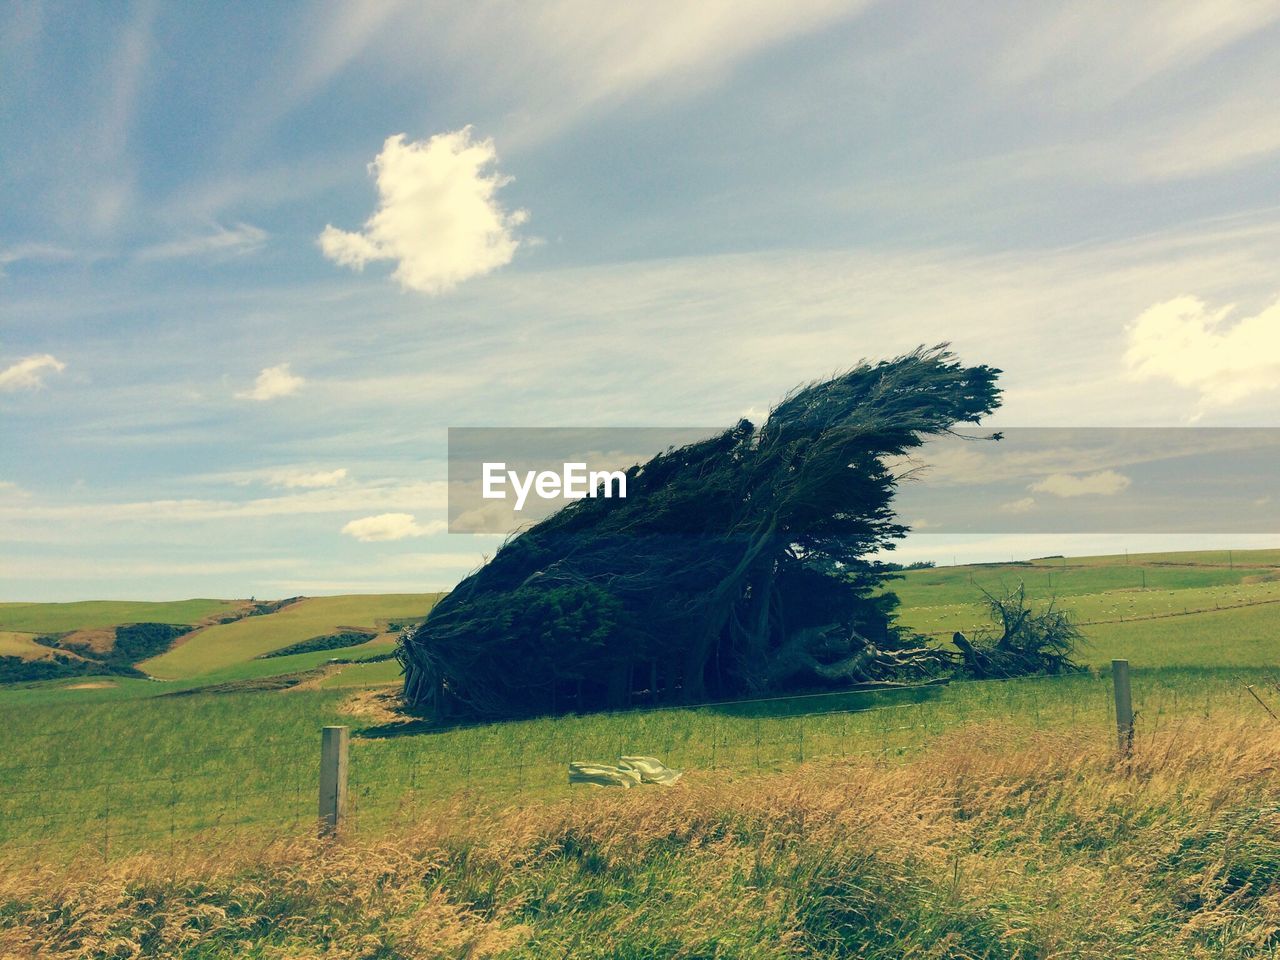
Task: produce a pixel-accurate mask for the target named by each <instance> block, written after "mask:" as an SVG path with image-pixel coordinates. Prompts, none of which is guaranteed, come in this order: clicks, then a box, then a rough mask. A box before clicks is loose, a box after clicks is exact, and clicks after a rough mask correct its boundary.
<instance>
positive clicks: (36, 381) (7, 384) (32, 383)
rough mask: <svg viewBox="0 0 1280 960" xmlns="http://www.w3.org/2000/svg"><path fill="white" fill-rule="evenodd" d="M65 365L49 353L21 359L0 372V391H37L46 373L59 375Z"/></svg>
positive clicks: (42, 383) (42, 384)
mask: <svg viewBox="0 0 1280 960" xmlns="http://www.w3.org/2000/svg"><path fill="white" fill-rule="evenodd" d="M66 368H67V365H66V364H65V363H63V362H62V361H61V360H59V359H58V358H57V357H55V356H53V355H52V354H49V353H39V354H35V355H33V356H30V357H23V358H22V359H21V360H19V361H18V362H17V363H15V364H13V365H12V366H10V367H6V368H5V369H4V370H0V390H3V391H4V392H5V393H13V392H14V391H16V390H38V389H40V388H41V387H43V386H44V374H45V373H46V372H47V371H50V370H52V371H54V372H55V373H61V372H62V371H63V370H65V369H66Z"/></svg>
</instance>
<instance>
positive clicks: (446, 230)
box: [319, 127, 527, 294]
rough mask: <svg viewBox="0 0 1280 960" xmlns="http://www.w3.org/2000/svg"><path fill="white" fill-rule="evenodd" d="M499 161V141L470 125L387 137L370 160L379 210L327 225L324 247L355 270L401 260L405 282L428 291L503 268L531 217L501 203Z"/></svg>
mask: <svg viewBox="0 0 1280 960" xmlns="http://www.w3.org/2000/svg"><path fill="white" fill-rule="evenodd" d="M496 162H497V152H496V151H495V150H494V146H493V141H492V140H480V141H473V140H472V139H471V128H470V127H464V128H463V129H461V130H457V131H454V132H452V133H441V134H437V135H436V136H434V137H432V138H431V139H430V140H426V141H411V142H410V141H406V140H405V137H404V134H397V135H396V136H394V137H388V138H387V141H386V143H384V144H383V146H382V152H381V153H380V154H378V156H377V158H376V159H375V160H374V162H373V163H372V165H371V166H370V172H371V173H372V174H373V175H374V177H375V178H376V180H377V185H378V209H377V211H376V212H375V213H374V214H373V216H372V217H370V218H369V219H368V220H367V221H365V225H364V229H363V230H362V231H360V232H357V233H351V232H349V231H346V230H339V229H338V228H337V227H334V226H333V225H328V226H326V227H325V228H324V232H323V233H321V234H320V240H319V242H320V249H321V250H322V251H323V253H324V255H325V256H326V257H328V258H329V259H330V260H332V261H333V262H334V263H337V264H340V265H341V266H344V267H353V268H355V269H356V270H363V269H364V265H365V264H366V263H369V262H371V261H374V260H395V261H396V262H397V266H396V269H395V272H394V273H393V274H392V276H393V277H395V278H396V280H398V281H399V282H400V285H401V286H402V287H404V288H406V289H411V290H418V291H421V292H423V293H429V294H440V293H444V292H446V291H448V290H452V289H453V288H454V287H456V286H457V285H458V284H459V283H461V282H462V281H464V280H467V279H470V278H471V277H478V276H481V275H483V274H486V273H489V272H490V271H492V270H496V269H497V268H498V267H501V266H504V265H505V264H508V263H510V262H511V258H512V257H513V256H514V255H515V251H516V247H518V246H519V245H520V241H519V239H517V237H516V236H515V233H514V230H515V228H516V227H517V226H519V225H520V224H521V223H523V222H524V221H525V219H526V218H527V214H526V213H525V211H523V210H515V211H512V212H510V213H508V212H507V211H506V210H504V209H503V208H502V205H501V204H500V203H499V201H498V197H497V192H498V189H499V188H500V187H502V186H503V185H504V184H505V183H507V182H508V179H507V178H505V177H503V176H502V175H501V174H499V173H498V172H497V170H496V169H492V168H493V167H494V165H495V164H496ZM490 171H491V172H490Z"/></svg>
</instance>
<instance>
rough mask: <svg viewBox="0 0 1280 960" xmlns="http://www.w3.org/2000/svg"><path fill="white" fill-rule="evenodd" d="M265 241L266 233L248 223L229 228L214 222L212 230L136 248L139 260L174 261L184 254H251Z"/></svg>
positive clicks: (184, 256) (181, 257) (198, 255)
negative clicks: (139, 248)
mask: <svg viewBox="0 0 1280 960" xmlns="http://www.w3.org/2000/svg"><path fill="white" fill-rule="evenodd" d="M266 241H267V232H266V231H265V230H262V229H260V228H258V227H255V226H253V225H252V224H249V223H237V224H235V225H234V226H232V227H224V226H222V225H221V224H214V227H213V229H212V231H210V232H207V233H202V234H197V235H193V236H187V237H181V238H179V239H177V240H170V241H167V242H165V243H158V244H153V245H152V246H149V247H143V248H142V249H141V250H139V251H138V254H137V256H138V259H139V260H178V259H183V258H187V257H204V256H236V255H240V254H245V253H252V252H253V251H254V250H258V249H260V248H261V247H262V245H263V244H264V243H266Z"/></svg>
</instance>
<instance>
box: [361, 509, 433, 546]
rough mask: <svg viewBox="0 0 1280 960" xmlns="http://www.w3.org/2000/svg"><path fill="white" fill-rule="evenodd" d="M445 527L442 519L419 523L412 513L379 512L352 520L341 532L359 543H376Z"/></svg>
mask: <svg viewBox="0 0 1280 960" xmlns="http://www.w3.org/2000/svg"><path fill="white" fill-rule="evenodd" d="M445 527H446V524H445V523H444V521H442V520H433V521H431V522H430V523H426V524H420V523H418V522H417V520H415V519H414V516H413V514H412V513H380V514H378V515H377V516H374V517H362V518H360V519H359V520H352V521H351V522H350V523H348V524H347V525H346V526H344V527H343V528H342V532H343V533H345V534H346V535H347V536H349V537H355V538H356V539H357V540H359V541H360V542H361V543H377V542H380V541H383V540H403V539H404V538H405V537H426V536H430V535H431V534H433V533H442V532H444V530H445Z"/></svg>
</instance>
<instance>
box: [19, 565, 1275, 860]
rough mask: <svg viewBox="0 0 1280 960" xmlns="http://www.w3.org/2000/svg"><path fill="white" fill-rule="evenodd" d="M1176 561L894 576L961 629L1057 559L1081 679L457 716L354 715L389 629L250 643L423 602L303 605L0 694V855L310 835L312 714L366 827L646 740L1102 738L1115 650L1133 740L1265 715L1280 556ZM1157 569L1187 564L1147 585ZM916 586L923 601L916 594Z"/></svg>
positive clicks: (801, 755) (802, 749) (403, 611)
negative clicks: (111, 671) (1050, 731)
mask: <svg viewBox="0 0 1280 960" xmlns="http://www.w3.org/2000/svg"><path fill="white" fill-rule="evenodd" d="M1278 555H1280V554H1278ZM1174 556H1177V557H1179V560H1178V563H1177V568H1176V569H1168V568H1172V567H1173V566H1174V563H1173V561H1172V560H1167V559H1162V560H1161V561H1159V562H1160V563H1161V564H1162V566H1160V567H1159V568H1156V567H1155V566H1154V564H1155V561H1151V563H1152V566H1150V567H1148V568H1147V569H1148V571H1149V573H1148V576H1149V577H1151V580H1149V581H1148V582H1149V584H1150V585H1149V586H1148V588H1147V589H1146V590H1143V589H1142V588H1141V587H1136V588H1135V587H1134V586H1133V585H1132V583H1130V582H1128V581H1129V580H1131V579H1132V575H1133V572H1134V565H1133V564H1134V560H1135V559H1137V558H1135V557H1130V558H1129V562H1128V563H1125V562H1124V559H1123V558H1110V560H1111V562H1110V563H1109V564H1103V563H1100V562H1092V561H1090V562H1087V563H1083V562H1076V561H1075V560H1069V561H1067V563H1066V564H1065V566H1064V565H1063V564H1062V562H1061V561H1058V562H1057V566H1056V567H1055V566H1054V564H1053V562H1051V561H1044V562H1037V563H1035V564H1027V565H1020V566H1018V567H1015V566H1013V565H1005V564H1001V565H993V566H990V567H975V568H955V569H951V570H923V571H913V572H911V573H909V574H908V575H907V576H906V577H905V578H904V579H903V580H901V581H898V582H897V589H899V592H900V593H901V595H902V596H903V597H904V604H903V609H902V616H903V619H904V620H905V621H906V622H907V623H909V624H910V625H912V626H914V627H916V628H917V629H939V627H938V626H936V624H939V623H945V624H948V625H950V624H954V625H957V626H960V627H961V628H965V627H970V626H971V625H972V623H973V621H974V620H975V619H976V617H977V616H978V613H979V609H980V608H979V606H978V604H977V600H978V596H979V594H978V587H979V586H981V585H989V584H992V583H993V580H992V578H996V577H1002V578H1006V580H1007V582H1008V583H1009V585H1011V586H1012V585H1014V584H1015V583H1016V582H1017V579H1019V578H1022V579H1023V581H1024V582H1025V583H1026V584H1027V587H1028V590H1029V592H1030V593H1032V594H1033V595H1034V596H1037V597H1041V598H1043V597H1046V596H1048V595H1049V590H1050V587H1049V585H1048V583H1047V576H1046V574H1048V573H1049V572H1054V574H1055V579H1056V578H1057V577H1059V576H1060V577H1062V581H1060V582H1062V583H1063V584H1064V587H1065V586H1070V587H1071V588H1072V589H1071V590H1070V591H1068V590H1066V589H1064V590H1063V593H1062V594H1060V595H1059V602H1061V603H1062V604H1063V605H1065V606H1067V607H1068V608H1070V609H1071V610H1072V611H1073V612H1074V613H1075V614H1076V615H1077V617H1078V618H1079V619H1081V620H1082V621H1102V620H1106V621H1110V622H1105V623H1103V622H1099V623H1093V624H1092V625H1090V626H1086V627H1085V628H1084V629H1085V633H1086V635H1087V637H1088V639H1089V643H1088V645H1087V646H1086V647H1085V648H1084V649H1082V650H1081V651H1080V657H1081V659H1082V661H1083V662H1085V663H1086V664H1088V665H1089V666H1090V667H1091V668H1092V669H1091V670H1090V672H1089V673H1087V674H1082V675H1079V676H1072V677H1065V678H1031V679H1022V680H1013V681H1004V682H983V683H953V684H950V685H947V686H937V687H927V688H916V689H912V690H906V691H901V692H893V693H884V692H880V693H875V694H839V695H825V696H818V697H810V698H801V697H795V698H785V699H770V700H764V701H758V702H752V703H739V704H721V705H713V706H706V707H701V708H693V709H666V710H636V711H630V712H625V713H616V714H600V715H591V716H571V717H561V718H556V719H534V720H527V721H520V722H513V723H504V724H488V725H479V726H472V727H466V728H459V729H452V730H434V729H430V728H428V727H427V726H425V725H423V724H410V725H408V726H403V725H401V726H388V725H387V716H386V715H385V714H381V715H379V714H376V713H360V712H353V709H354V708H353V706H352V697H353V694H357V693H360V691H361V690H362V689H367V688H377V687H382V688H384V689H386V688H387V687H388V685H393V684H394V683H395V682H396V680H397V678H398V673H399V668H398V665H397V664H396V662H395V661H394V660H389V661H388V660H383V661H379V662H358V663H353V664H348V665H335V664H332V663H331V661H332V660H333V659H334V658H335V657H338V658H341V659H353V660H364V659H366V658H368V657H375V656H379V655H381V654H385V653H386V652H388V651H390V650H391V649H392V646H391V644H392V638H391V637H390V636H389V635H387V634H386V633H383V634H382V635H380V636H379V637H377V638H376V639H374V640H371V641H369V642H368V643H366V644H362V645H360V646H357V647H351V648H345V649H343V650H337V651H335V650H328V651H315V652H312V653H303V654H296V655H293V656H289V657H280V658H273V659H265V660H263V659H255V657H257V656H258V655H259V654H260V653H263V652H266V651H268V650H273V649H278V648H280V647H283V646H286V645H288V644H290V643H295V642H298V641H299V640H304V639H308V638H310V637H312V636H317V635H321V634H325V633H329V632H333V631H335V630H337V629H339V628H343V627H351V628H364V629H379V630H382V629H384V628H385V627H386V625H387V624H388V623H389V622H395V621H396V620H397V619H398V618H411V617H414V618H416V617H421V616H422V615H423V614H425V612H426V610H427V609H428V608H429V606H430V603H431V602H432V600H433V599H434V598H430V597H426V596H422V595H408V596H392V597H330V598H317V599H314V600H306V601H301V602H299V603H297V604H293V605H291V606H288V607H285V608H283V609H282V610H280V611H278V612H277V613H274V614H271V615H267V616H260V617H253V618H248V619H245V620H241V621H237V622H236V623H232V624H227V625H223V626H217V627H212V628H209V629H208V630H206V631H203V632H202V633H199V634H197V635H196V636H195V637H193V638H192V640H191V641H189V642H187V643H185V644H182V645H180V646H178V647H176V648H174V649H173V650H172V651H170V652H169V653H167V654H165V655H164V656H162V657H158V658H156V659H155V660H154V661H151V662H149V664H148V665H147V667H148V669H151V670H153V671H154V672H155V673H157V674H161V675H165V676H174V677H177V678H178V679H175V680H169V681H158V680H147V679H135V678H119V677H116V678H109V679H104V680H102V685H98V684H90V685H86V683H85V682H84V680H92V679H96V678H83V679H82V680H81V681H80V682H74V683H73V682H65V681H60V682H53V683H43V684H30V685H22V686H15V687H10V688H6V689H3V690H0V728H2V729H3V730H4V734H3V737H4V746H5V750H4V758H3V762H0V771H2V772H0V778H2V779H3V782H4V783H5V784H6V790H5V791H4V792H3V793H2V794H0V857H3V856H14V857H37V858H38V857H45V856H47V857H50V858H57V857H66V856H69V855H70V854H71V853H72V852H73V851H75V850H76V849H77V848H79V849H80V850H81V851H82V852H85V851H87V852H89V853H91V854H93V855H106V856H113V855H114V854H115V853H118V852H123V851H126V850H131V849H141V848H153V847H154V848H158V847H162V846H163V845H165V844H170V845H176V844H180V843H182V842H185V841H188V840H190V839H191V838H192V837H195V836H198V835H202V834H219V835H221V834H225V833H228V832H229V833H231V834H232V835H235V836H240V835H244V836H245V837H249V836H250V835H253V836H261V837H268V836H276V835H279V834H281V833H288V832H290V831H307V830H310V829H311V827H312V818H313V817H314V808H315V790H316V784H315V778H316V771H317V761H318V750H319V728H320V727H321V726H324V725H326V724H333V723H340V724H345V725H349V726H351V727H352V729H353V746H352V756H351V789H352V803H353V805H354V810H355V818H356V823H357V828H358V829H360V830H366V831H370V830H376V829H378V828H379V827H380V825H384V824H387V823H390V822H392V821H394V820H396V819H398V818H411V817H413V816H414V815H415V811H418V810H421V809H422V808H423V805H424V804H431V805H438V804H448V803H465V804H468V805H470V806H474V805H477V804H479V805H482V806H483V805H494V806H502V805H505V804H512V803H530V802H536V801H539V800H542V799H547V798H556V797H568V798H581V799H584V801H585V800H587V799H588V798H589V797H590V796H591V795H592V789H593V788H587V787H574V788H570V787H569V786H568V785H567V783H566V775H565V765H566V763H568V762H569V761H571V760H599V761H610V760H613V759H614V758H616V757H618V756H621V755H623V754H644V755H654V756H658V757H660V758H661V759H663V760H664V761H665V762H667V763H669V764H671V765H673V766H678V767H683V768H687V769H689V770H690V771H692V773H693V775H694V776H705V775H709V774H711V773H714V775H715V776H717V777H730V778H736V777H743V776H755V775H758V774H762V773H766V772H769V771H771V770H776V769H778V768H780V767H783V766H786V765H789V764H793V763H798V762H818V763H821V762H823V761H824V760H825V759H828V758H834V757H839V756H842V755H844V756H848V755H850V754H854V753H867V754H871V755H874V756H875V757H877V758H881V759H883V760H885V761H886V762H892V761H893V760H894V759H895V758H898V757H902V756H905V755H908V754H910V753H912V752H913V751H915V750H917V749H919V748H920V747H922V746H924V745H926V744H927V743H929V742H930V741H931V740H932V739H933V738H934V737H937V736H939V735H946V734H948V733H949V732H951V731H955V730H957V729H958V728H961V727H967V728H969V729H971V730H972V731H973V733H972V735H973V736H975V737H980V736H981V735H982V734H981V725H982V724H985V723H998V724H1000V725H1001V726H1002V727H1003V728H1006V729H1007V728H1008V727H1009V726H1010V725H1012V726H1013V727H1015V728H1016V729H1022V730H1026V731H1027V732H1028V733H1029V734H1031V733H1034V731H1036V730H1041V729H1046V728H1052V727H1061V726H1064V725H1071V726H1072V727H1073V728H1078V729H1079V730H1080V735H1081V736H1090V737H1092V736H1098V737H1108V736H1112V735H1113V734H1112V732H1111V728H1110V724H1111V723H1112V716H1111V700H1110V683H1109V679H1108V675H1107V670H1106V667H1107V665H1108V663H1109V661H1110V660H1111V659H1112V658H1113V657H1124V658H1126V659H1128V660H1130V661H1131V663H1132V665H1133V670H1134V681H1133V690H1134V699H1135V707H1136V708H1137V710H1138V715H1139V721H1138V733H1139V736H1142V735H1144V734H1145V733H1146V732H1150V731H1153V730H1156V729H1159V728H1160V727H1161V726H1163V725H1165V724H1169V723H1176V722H1178V720H1179V718H1181V717H1186V716H1202V715H1210V714H1219V713H1221V714H1223V715H1237V716H1238V715H1245V716H1249V717H1254V716H1256V717H1257V719H1258V721H1259V722H1268V723H1269V722H1273V721H1272V720H1271V718H1270V717H1268V716H1267V714H1266V712H1265V710H1264V708H1263V707H1262V706H1260V705H1259V704H1258V703H1257V701H1255V700H1254V699H1253V695H1252V694H1251V693H1250V692H1249V690H1248V689H1247V688H1246V685H1247V684H1252V685H1253V687H1254V692H1256V693H1258V694H1259V695H1260V696H1262V697H1263V699H1264V700H1265V701H1266V702H1267V703H1268V704H1269V706H1270V708H1271V709H1272V710H1275V711H1276V712H1280V690H1277V688H1276V686H1275V684H1276V681H1277V679H1278V678H1280V603H1276V602H1272V601H1274V600H1277V599H1280V583H1278V582H1277V581H1276V580H1274V579H1270V575H1271V574H1273V573H1274V572H1275V571H1274V569H1272V568H1270V567H1268V566H1266V563H1265V562H1264V560H1265V558H1263V557H1258V556H1255V555H1251V556H1248V557H1247V558H1246V559H1248V560H1249V565H1248V566H1243V567H1235V568H1233V567H1229V566H1226V565H1221V564H1218V563H1217V562H1216V559H1215V560H1214V561H1212V562H1210V563H1207V564H1206V565H1204V566H1202V567H1196V566H1195V565H1194V564H1193V563H1192V562H1191V561H1193V560H1194V558H1195V556H1196V555H1174ZM1240 556H1243V555H1240ZM1235 559H1238V558H1233V562H1234V560H1235ZM1063 570H1065V573H1064V572H1062V571H1063ZM1150 571H1154V572H1150ZM970 575H972V576H973V578H974V583H972V584H970V583H969V577H970ZM1165 575H1168V576H1169V577H1170V578H1173V577H1175V576H1178V577H1180V578H1181V579H1169V580H1165V581H1160V580H1157V579H1156V578H1158V577H1162V576H1165ZM1072 577H1074V578H1075V579H1074V581H1072V580H1071V579H1070V578H1072ZM1036 578H1039V580H1038V581H1037V579H1036ZM988 588H989V589H990V586H988ZM1086 588H1091V589H1086ZM1055 592H1056V590H1055ZM926 598H927V599H932V600H934V601H935V602H933V603H922V602H920V601H921V600H922V599H926ZM939 598H941V599H942V600H944V601H946V602H942V603H939V602H937V600H938V599H939ZM1246 604H1247V605H1246ZM1197 611H1198V612H1197ZM76 625H77V626H79V624H76ZM321 666H325V670H323V671H322V670H319V669H318V668H319V667H321ZM282 674H292V675H294V676H295V677H298V678H300V679H303V680H305V682H304V683H302V684H301V685H300V686H298V687H297V688H295V689H289V690H279V689H271V687H272V685H273V681H271V680H270V679H269V678H273V677H279V676H280V675H282ZM259 682H260V683H259ZM255 684H258V687H259V688H256V689H255V688H254V685H255ZM390 689H392V690H393V689H394V687H393V686H392V687H390ZM215 691H217V692H215ZM362 696H366V695H363V694H362ZM366 699H367V696H366Z"/></svg>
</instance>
